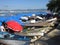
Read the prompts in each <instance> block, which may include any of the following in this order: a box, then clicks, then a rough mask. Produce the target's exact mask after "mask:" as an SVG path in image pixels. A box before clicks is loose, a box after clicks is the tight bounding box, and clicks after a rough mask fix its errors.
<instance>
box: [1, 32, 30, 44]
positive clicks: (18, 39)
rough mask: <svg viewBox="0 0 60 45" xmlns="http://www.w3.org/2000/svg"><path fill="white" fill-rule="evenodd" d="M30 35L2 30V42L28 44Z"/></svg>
mask: <svg viewBox="0 0 60 45" xmlns="http://www.w3.org/2000/svg"><path fill="white" fill-rule="evenodd" d="M29 42H30V38H29V37H25V36H19V35H15V34H10V33H8V32H0V44H6V45H28V43H29Z"/></svg>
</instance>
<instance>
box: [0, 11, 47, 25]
mask: <svg viewBox="0 0 60 45" xmlns="http://www.w3.org/2000/svg"><path fill="white" fill-rule="evenodd" d="M32 14H36V15H38V14H47V13H46V12H30V13H17V14H14V15H12V16H10V15H8V14H5V16H0V25H1V24H2V23H1V21H2V22H3V21H5V22H7V21H9V20H15V21H17V22H18V23H20V24H21V25H22V24H23V25H24V23H22V21H21V20H19V19H20V17H22V16H32Z"/></svg>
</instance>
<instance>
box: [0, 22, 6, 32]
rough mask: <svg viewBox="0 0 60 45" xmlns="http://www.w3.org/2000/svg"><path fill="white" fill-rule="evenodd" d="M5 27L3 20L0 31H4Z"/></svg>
mask: <svg viewBox="0 0 60 45" xmlns="http://www.w3.org/2000/svg"><path fill="white" fill-rule="evenodd" d="M5 27H6V24H5V22H2V25H1V26H0V31H1V32H5V31H6V30H5Z"/></svg>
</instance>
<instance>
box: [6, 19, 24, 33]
mask: <svg viewBox="0 0 60 45" xmlns="http://www.w3.org/2000/svg"><path fill="white" fill-rule="evenodd" d="M6 24H7V27H8V28H10V29H12V30H13V31H17V32H18V31H22V30H23V27H22V26H21V25H20V24H19V23H18V22H16V21H13V20H10V21H8V22H6Z"/></svg>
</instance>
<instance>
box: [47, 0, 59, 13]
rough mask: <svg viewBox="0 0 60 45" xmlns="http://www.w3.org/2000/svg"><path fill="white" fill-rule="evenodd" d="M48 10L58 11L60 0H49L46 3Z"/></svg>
mask: <svg viewBox="0 0 60 45" xmlns="http://www.w3.org/2000/svg"><path fill="white" fill-rule="evenodd" d="M47 7H48V10H50V11H52V12H59V11H60V0H50V1H49V3H48V4H47Z"/></svg>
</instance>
